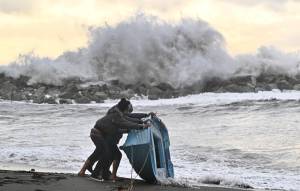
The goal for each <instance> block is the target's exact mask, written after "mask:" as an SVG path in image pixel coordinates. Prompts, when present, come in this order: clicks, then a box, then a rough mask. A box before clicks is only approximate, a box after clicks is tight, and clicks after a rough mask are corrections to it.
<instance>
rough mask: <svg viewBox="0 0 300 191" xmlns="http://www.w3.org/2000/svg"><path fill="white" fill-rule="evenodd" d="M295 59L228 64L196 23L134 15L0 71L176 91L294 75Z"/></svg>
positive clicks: (211, 33) (265, 51) (266, 54)
mask: <svg viewBox="0 0 300 191" xmlns="http://www.w3.org/2000/svg"><path fill="white" fill-rule="evenodd" d="M299 60H300V59H299V56H298V55H290V54H284V53H281V52H280V51H277V50H275V49H273V48H261V49H259V52H258V54H257V55H242V56H238V57H237V58H232V57H231V56H230V55H229V54H228V53H227V51H226V49H225V46H224V39H223V37H222V35H221V34H220V33H219V32H217V31H216V30H214V29H213V28H212V27H210V26H209V25H208V24H207V23H205V22H203V21H201V20H199V19H196V20H195V19H182V20H181V21H180V22H178V23H168V22H165V21H162V20H160V19H158V18H156V17H151V16H145V15H143V14H138V15H136V16H135V17H133V18H131V19H129V20H128V21H123V22H121V23H119V24H118V25H116V26H114V27H112V26H103V27H98V28H92V29H90V37H89V43H88V46H87V47H86V48H81V49H79V50H77V51H74V52H65V53H64V54H62V55H61V56H59V57H58V58H56V59H49V58H40V57H38V56H35V55H34V54H27V55H23V56H20V58H19V59H18V60H16V61H15V62H13V63H11V64H9V65H8V66H4V67H1V68H0V72H1V71H2V72H5V73H6V74H7V75H9V76H13V77H19V76H20V75H25V76H29V77H30V78H31V79H30V81H29V83H37V82H40V83H46V84H55V85H58V84H61V83H62V80H63V79H66V78H70V77H78V78H80V79H81V80H84V81H108V80H111V79H119V80H120V81H122V82H123V83H128V84H133V83H138V82H147V83H149V82H154V83H160V82H166V83H170V84H171V85H173V86H175V87H182V86H187V85H192V84H194V83H197V82H201V81H203V80H206V79H208V78H212V77H219V78H228V77H232V76H233V75H249V74H250V75H260V74H261V73H265V72H270V73H278V72H284V73H286V74H290V75H294V74H297V73H299Z"/></svg>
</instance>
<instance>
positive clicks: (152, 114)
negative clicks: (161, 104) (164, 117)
mask: <svg viewBox="0 0 300 191" xmlns="http://www.w3.org/2000/svg"><path fill="white" fill-rule="evenodd" d="M156 115H157V113H156V112H150V113H148V116H151V118H152V117H156Z"/></svg>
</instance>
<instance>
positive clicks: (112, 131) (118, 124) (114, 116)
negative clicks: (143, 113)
mask: <svg viewBox="0 0 300 191" xmlns="http://www.w3.org/2000/svg"><path fill="white" fill-rule="evenodd" d="M139 120H140V119H139ZM140 121H141V120H140ZM94 128H96V129H98V130H100V131H101V133H103V134H104V136H115V135H116V134H119V133H120V131H121V129H123V130H127V131H129V130H131V129H143V125H142V124H139V123H137V122H133V121H131V120H130V119H128V118H127V117H126V116H125V115H124V114H123V113H122V112H121V111H119V109H118V108H117V107H113V108H111V109H110V110H109V111H108V112H107V114H106V115H105V116H104V117H103V118H101V119H99V120H98V121H97V122H96V124H95V126H94Z"/></svg>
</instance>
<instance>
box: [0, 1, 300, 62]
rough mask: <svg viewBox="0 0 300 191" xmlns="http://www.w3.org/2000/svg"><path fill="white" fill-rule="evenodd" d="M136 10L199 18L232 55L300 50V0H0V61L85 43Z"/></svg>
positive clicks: (176, 17) (49, 53) (52, 52)
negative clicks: (97, 29) (94, 31)
mask: <svg viewBox="0 0 300 191" xmlns="http://www.w3.org/2000/svg"><path fill="white" fill-rule="evenodd" d="M138 11H140V12H141V11H142V12H144V13H146V14H151V15H155V16H158V17H160V18H162V19H165V20H167V21H169V22H176V21H178V20H180V19H181V18H184V17H192V18H200V19H203V20H205V21H206V22H208V23H209V24H210V25H211V26H213V27H214V28H215V29H216V30H218V31H219V32H221V33H222V34H223V36H224V37H225V39H226V43H227V48H228V50H229V52H230V53H231V54H232V55H236V54H240V53H252V52H255V51H256V49H257V48H258V47H260V46H263V45H272V46H275V47H278V48H279V49H281V50H283V51H298V50H300V27H299V25H300V0H164V1H161V0H0V64H7V63H9V62H11V61H13V60H14V59H15V58H16V57H17V56H18V55H19V54H25V53H28V52H34V53H35V54H37V55H39V56H47V57H56V56H58V55H60V54H61V53H62V52H64V51H66V50H75V49H77V48H79V47H83V46H85V45H86V44H87V40H88V36H87V31H88V28H89V27H90V26H101V25H104V24H105V23H107V24H109V25H114V24H116V23H118V22H120V21H122V20H125V19H128V17H130V16H132V15H134V14H135V13H136V12H138Z"/></svg>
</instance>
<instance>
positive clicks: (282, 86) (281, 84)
mask: <svg viewBox="0 0 300 191" xmlns="http://www.w3.org/2000/svg"><path fill="white" fill-rule="evenodd" d="M276 84H277V87H278V89H280V90H291V89H293V85H292V84H290V83H289V82H288V81H287V80H280V81H279V82H277V83H276Z"/></svg>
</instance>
